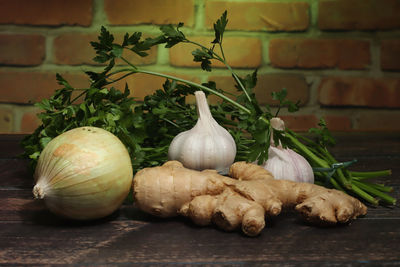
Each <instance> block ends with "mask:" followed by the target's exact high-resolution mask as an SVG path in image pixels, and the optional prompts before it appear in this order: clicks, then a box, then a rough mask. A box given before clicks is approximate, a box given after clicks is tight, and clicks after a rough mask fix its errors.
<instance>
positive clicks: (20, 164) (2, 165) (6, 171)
mask: <svg viewBox="0 0 400 267" xmlns="http://www.w3.org/2000/svg"><path fill="white" fill-rule="evenodd" d="M32 186H33V174H32V172H31V171H30V170H29V168H28V161H27V160H24V159H15V158H14V159H1V158H0V188H10V189H11V188H14V189H18V188H19V189H27V188H32Z"/></svg>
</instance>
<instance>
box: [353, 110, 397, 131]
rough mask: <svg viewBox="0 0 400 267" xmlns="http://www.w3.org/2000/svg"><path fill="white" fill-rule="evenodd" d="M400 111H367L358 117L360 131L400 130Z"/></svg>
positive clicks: (357, 122) (357, 127) (357, 128)
mask: <svg viewBox="0 0 400 267" xmlns="http://www.w3.org/2000/svg"><path fill="white" fill-rule="evenodd" d="M399 121H400V113H399V112H398V111H372V112H371V111H366V112H363V113H360V114H359V115H358V116H357V119H356V130H359V131H397V132H398V131H400V123H398V122H399Z"/></svg>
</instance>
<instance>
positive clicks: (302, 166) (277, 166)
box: [263, 118, 314, 183]
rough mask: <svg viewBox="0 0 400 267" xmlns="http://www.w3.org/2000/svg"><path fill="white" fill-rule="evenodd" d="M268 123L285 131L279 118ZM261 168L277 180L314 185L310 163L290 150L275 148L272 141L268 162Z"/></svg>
mask: <svg viewBox="0 0 400 267" xmlns="http://www.w3.org/2000/svg"><path fill="white" fill-rule="evenodd" d="M270 123H271V126H272V128H273V129H276V130H279V131H283V130H285V123H284V121H283V120H281V119H280V118H272V119H271V121H270ZM263 167H264V169H266V170H268V171H269V172H270V173H272V175H273V176H274V178H275V179H277V180H291V181H294V182H306V183H314V172H313V170H312V167H311V165H310V163H308V161H307V160H306V159H305V158H304V157H303V156H301V155H300V154H298V153H296V152H295V151H293V150H292V149H289V148H283V147H282V146H281V144H279V145H278V146H276V144H274V140H273V139H271V145H270V147H269V148H268V160H267V161H266V162H265V163H264V164H263Z"/></svg>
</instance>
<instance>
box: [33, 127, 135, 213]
mask: <svg viewBox="0 0 400 267" xmlns="http://www.w3.org/2000/svg"><path fill="white" fill-rule="evenodd" d="M132 179H133V171H132V164H131V160H130V156H129V154H128V151H127V149H126V148H125V146H124V145H123V144H122V142H121V141H120V140H119V139H118V138H117V137H116V136H115V135H113V134H112V133H110V132H108V131H106V130H103V129H100V128H96V127H80V128H75V129H72V130H69V131H67V132H65V133H63V134H61V135H59V136H57V137H56V138H54V139H53V140H51V141H50V142H49V143H48V144H47V145H46V147H45V148H44V149H43V151H42V153H41V154H40V157H39V161H38V164H37V167H36V170H35V181H36V185H35V186H34V188H33V194H34V196H35V198H37V199H43V200H44V202H45V204H46V206H47V208H48V209H49V210H50V211H51V212H53V213H55V214H57V215H60V216H63V217H67V218H71V219H78V220H90V219H98V218H102V217H105V216H107V215H110V214H111V213H113V212H114V211H115V210H117V209H118V208H119V207H120V205H121V204H122V202H123V201H124V199H125V198H126V196H127V195H128V193H129V191H130V188H131V185H132Z"/></svg>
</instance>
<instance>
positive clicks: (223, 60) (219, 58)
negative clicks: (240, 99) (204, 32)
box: [186, 39, 253, 103]
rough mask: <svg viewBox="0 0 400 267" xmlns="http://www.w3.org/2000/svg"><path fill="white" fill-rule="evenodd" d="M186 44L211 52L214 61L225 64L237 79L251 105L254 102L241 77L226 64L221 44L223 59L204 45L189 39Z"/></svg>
mask: <svg viewBox="0 0 400 267" xmlns="http://www.w3.org/2000/svg"><path fill="white" fill-rule="evenodd" d="M186 42H187V43H190V44H194V45H197V46H199V47H201V48H202V49H205V50H207V51H209V52H210V53H211V54H212V55H213V56H214V59H216V60H218V61H220V62H221V63H223V64H224V65H225V66H226V68H227V69H228V70H229V71H230V72H231V74H232V76H233V78H234V79H235V81H236V83H237V84H238V85H239V87H240V89H241V90H242V91H243V93H244V94H245V95H246V98H247V100H248V101H249V102H250V103H252V102H253V101H252V99H251V97H250V96H249V94H248V93H247V90H246V88H245V87H244V85H243V83H242V82H241V81H240V79H239V77H238V76H237V75H236V73H235V72H234V71H233V69H232V67H231V66H230V65H229V64H228V62H226V60H225V55H224V51H223V49H222V45H221V43H219V47H220V50H221V53H222V57H221V56H220V55H218V54H217V53H215V52H214V50H213V49H209V48H207V47H205V46H204V45H202V44H199V43H196V42H193V41H190V40H188V39H186Z"/></svg>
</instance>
